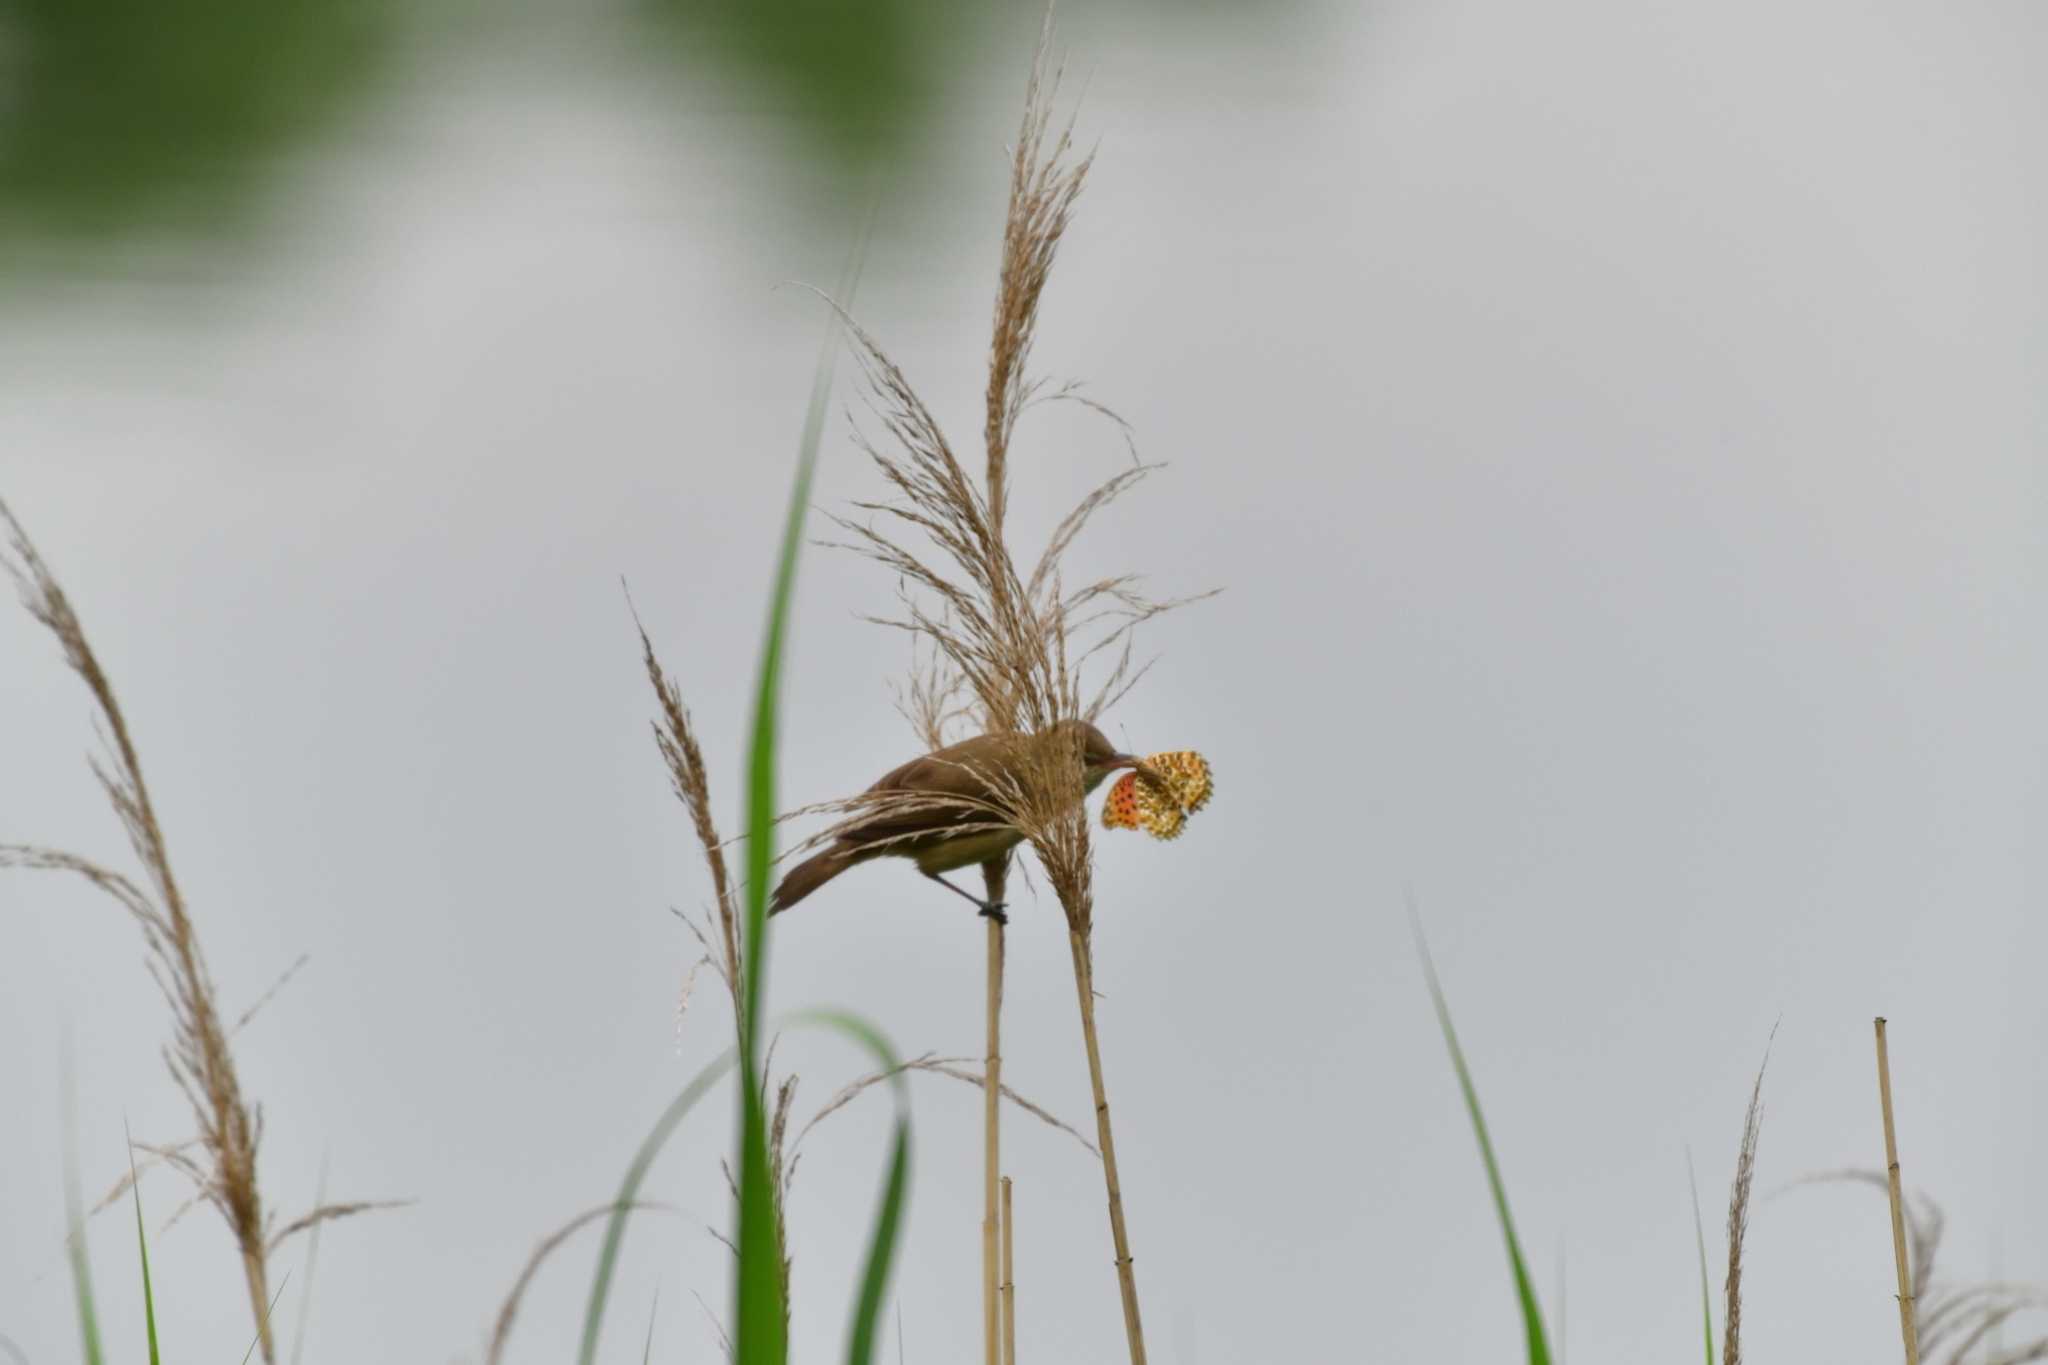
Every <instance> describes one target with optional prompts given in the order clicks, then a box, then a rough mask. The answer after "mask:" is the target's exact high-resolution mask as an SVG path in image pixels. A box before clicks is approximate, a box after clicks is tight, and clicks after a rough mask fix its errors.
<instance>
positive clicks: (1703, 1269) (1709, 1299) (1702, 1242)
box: [1685, 1148, 1714, 1365]
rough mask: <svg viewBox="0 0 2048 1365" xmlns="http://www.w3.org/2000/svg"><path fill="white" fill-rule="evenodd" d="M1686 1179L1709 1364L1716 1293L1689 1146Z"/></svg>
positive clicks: (1712, 1345)
mask: <svg viewBox="0 0 2048 1365" xmlns="http://www.w3.org/2000/svg"><path fill="white" fill-rule="evenodd" d="M1685 1180H1686V1183H1687V1184H1688V1185H1691V1186H1692V1239H1693V1242H1694V1244H1695V1245H1697V1246H1698V1248H1699V1253H1700V1319H1701V1322H1702V1323H1703V1325H1704V1326H1705V1329H1706V1337H1707V1365H1714V1295H1713V1291H1712V1290H1710V1289H1709V1288H1708V1287H1707V1233H1706V1228H1705V1227H1704V1226H1703V1225H1702V1224H1701V1222H1700V1181H1699V1177H1698V1176H1697V1175H1694V1174H1693V1169H1692V1151H1691V1149H1689V1148H1688V1149H1687V1151H1686V1153H1685Z"/></svg>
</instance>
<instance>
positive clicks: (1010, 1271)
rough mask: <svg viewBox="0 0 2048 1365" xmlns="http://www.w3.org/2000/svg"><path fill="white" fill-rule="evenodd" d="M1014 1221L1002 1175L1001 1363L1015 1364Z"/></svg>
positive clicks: (1005, 1178)
mask: <svg viewBox="0 0 2048 1365" xmlns="http://www.w3.org/2000/svg"><path fill="white" fill-rule="evenodd" d="M1015 1230H1016V1223H1015V1221H1014V1220H1013V1219H1012V1217H1011V1213H1010V1177H1008V1176H1004V1177H1003V1289H1002V1295H1003V1365H1017V1246H1016V1241H1015V1237H1014V1234H1015Z"/></svg>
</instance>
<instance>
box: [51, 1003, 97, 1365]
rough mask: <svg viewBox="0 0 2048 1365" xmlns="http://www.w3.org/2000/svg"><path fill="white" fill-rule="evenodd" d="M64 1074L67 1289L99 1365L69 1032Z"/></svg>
mask: <svg viewBox="0 0 2048 1365" xmlns="http://www.w3.org/2000/svg"><path fill="white" fill-rule="evenodd" d="M62 1071H63V1075H64V1229H65V1234H66V1235H65V1250H66V1252H67V1253H68V1255H69V1258H70V1261H71V1288H72V1292H73V1295H74V1297H75V1298H76V1300H77V1304H78V1334H79V1337H80V1340H81V1349H82V1350H83V1352H84V1354H85V1365H103V1362H104V1361H105V1360H106V1355H105V1353H104V1352H103V1351H102V1350H101V1349H100V1318H99V1312H98V1311H97V1310H96V1309H95V1308H94V1307H93V1300H92V1260H91V1258H90V1257H89V1256H87V1255H86V1252H85V1215H84V1214H83V1213H81V1212H80V1209H81V1208H82V1207H83V1205H82V1202H81V1200H80V1198H79V1194H78V1095H77V1090H76V1086H75V1083H74V1082H73V1080H72V1073H71V1047H70V1035H69V1032H68V1031H67V1033H66V1035H65V1047H64V1056H63V1062H62Z"/></svg>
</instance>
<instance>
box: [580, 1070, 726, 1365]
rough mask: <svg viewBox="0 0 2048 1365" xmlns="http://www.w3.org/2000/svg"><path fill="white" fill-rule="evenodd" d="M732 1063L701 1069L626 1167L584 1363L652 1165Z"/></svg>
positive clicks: (590, 1310)
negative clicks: (629, 1222)
mask: <svg viewBox="0 0 2048 1365" xmlns="http://www.w3.org/2000/svg"><path fill="white" fill-rule="evenodd" d="M732 1063H733V1055H732V1053H731V1052H730V1051H728V1052H726V1053H725V1054H724V1055H723V1056H720V1057H717V1058H715V1059H713V1060H712V1061H711V1062H710V1063H709V1064H708V1065H707V1066H706V1067H705V1068H704V1069H703V1070H702V1071H700V1072H698V1073H697V1074H696V1076H695V1077H694V1078H692V1079H691V1081H690V1083H689V1084H688V1085H686V1086H684V1087H683V1090H682V1093H681V1094H679V1095H677V1096H676V1097H675V1098H674V1099H673V1100H671V1101H669V1106H668V1108H666V1109H664V1110H662V1111H661V1117H660V1118H658V1119H656V1120H655V1121H654V1126H653V1127H652V1128H650V1129H649V1130H648V1131H647V1136H646V1138H645V1139H643V1140H642V1141H641V1143H640V1150H638V1151H637V1152H635V1153H634V1154H633V1160H632V1163H631V1164H630V1165H628V1166H627V1167H626V1178H625V1179H624V1180H622V1181H620V1182H619V1197H618V1198H617V1199H616V1200H614V1201H613V1202H612V1214H611V1218H610V1219H609V1220H608V1221H607V1222H606V1223H605V1228H604V1244H603V1245H602V1246H601V1247H599V1248H598V1252H597V1272H596V1274H595V1275H593V1276H592V1277H591V1281H590V1304H589V1306H588V1307H587V1308H585V1309H584V1312H583V1347H582V1349H581V1350H580V1351H579V1352H578V1353H577V1356H576V1359H577V1360H578V1362H580V1365H593V1362H594V1361H596V1359H597V1339H598V1334H599V1333H600V1332H601V1331H602V1330H603V1328H604V1309H605V1304H606V1303H607V1302H608V1301H609V1300H610V1298H611V1292H612V1271H613V1270H614V1269H615V1268H616V1267H617V1266H618V1261H619V1244H620V1243H621V1242H623V1241H624V1240H625V1238H626V1215H627V1214H629V1213H631V1212H632V1211H633V1204H634V1201H635V1199H636V1198H637V1197H638V1195H639V1193H640V1183H641V1182H642V1181H643V1180H645V1179H646V1178H647V1170H648V1168H649V1167H650V1166H652V1165H653V1164H654V1158H655V1157H656V1156H658V1155H659V1154H660V1152H661V1149H662V1148H663V1147H664V1146H666V1145H667V1143H668V1140H669V1138H671V1137H672V1136H674V1135H675V1131H676V1128H677V1127H678V1126H679V1125H680V1124H681V1123H682V1121H683V1119H684V1118H685V1117H686V1116H688V1114H689V1112H690V1111H691V1110H692V1109H694V1108H696V1107H697V1101H699V1100H701V1099H703V1098H704V1096H705V1094H706V1092H708V1091H709V1090H710V1089H711V1087H712V1086H714V1085H716V1084H718V1082H719V1081H720V1080H721V1079H722V1078H723V1077H724V1076H725V1073H726V1072H727V1071H730V1070H731V1069H732Z"/></svg>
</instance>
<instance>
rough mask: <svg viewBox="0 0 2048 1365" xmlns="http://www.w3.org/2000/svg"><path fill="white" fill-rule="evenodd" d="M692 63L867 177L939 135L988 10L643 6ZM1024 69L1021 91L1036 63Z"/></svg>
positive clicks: (874, 0) (739, 0)
mask: <svg viewBox="0 0 2048 1365" xmlns="http://www.w3.org/2000/svg"><path fill="white" fill-rule="evenodd" d="M642 3H643V4H644V5H645V6H646V7H647V12H648V13H649V14H651V15H652V16H654V17H655V18H656V19H657V21H659V22H660V23H661V24H662V25H663V26H664V28H666V30H667V31H668V34H669V37H670V38H671V39H672V40H673V41H675V42H676V43H677V44H679V47H678V51H679V53H680V54H682V55H684V56H685V57H686V58H687V59H688V60H691V61H693V62H697V63H710V64H713V65H716V66H717V67H719V68H720V69H721V71H723V72H727V73H730V74H731V75H734V76H737V77H739V78H740V79H741V80H742V81H744V82H746V83H749V84H752V85H753V86H754V87H756V89H757V90H758V91H759V93H760V94H761V95H762V96H763V97H765V98H766V99H767V100H768V101H769V102H770V103H771V105H772V106H773V107H774V108H775V109H777V110H778V111H779V112H781V113H783V114H784V115H785V116H786V117H787V118H788V119H789V120H790V121H791V122H792V124H793V125H794V127H795V130H796V131H797V132H798V133H799V135H800V136H802V137H803V138H805V139H806V141H807V142H809V143H810V144H811V146H812V148H813V149H814V150H815V151H816V152H817V153H818V154H819V155H820V156H822V157H823V158H824V159H826V160H827V162H828V163H829V164H832V165H835V166H837V167H839V168H841V169H843V170H845V171H848V172H851V173H853V174H855V175H860V174H862V173H864V172H866V171H867V170H868V169H869V168H871V167H872V166H874V165H876V164H878V163H882V162H886V161H888V160H890V159H891V158H893V157H894V156H896V155H897V154H898V153H899V152H901V151H902V150H904V148H905V147H906V145H907V144H908V143H909V142H910V140H911V139H912V138H913V137H914V136H915V134H916V132H917V131H918V130H919V129H920V128H922V127H925V126H928V125H929V122H930V119H931V115H932V112H933V109H934V108H935V107H936V105H937V102H938V96H939V94H940V93H941V88H942V85H943V82H944V81H945V79H946V77H947V75H948V74H949V73H950V72H951V71H952V70H953V69H954V67H955V66H956V65H957V64H958V63H959V62H960V61H961V60H962V59H963V58H964V57H966V56H968V55H969V54H970V53H971V52H972V51H973V49H975V48H976V47H977V46H978V43H977V39H978V38H980V37H981V36H982V35H981V29H982V19H983V18H984V17H985V16H986V15H987V11H988V8H989V7H988V6H985V5H970V4H959V3H952V2H951V0H642ZM1026 60H1028V53H1027V54H1025V55H1024V56H1022V57H1020V59H1019V62H1018V64H1017V79H1018V81H1019V83H1020V84H1019V88H1020V90H1021V88H1022V87H1021V82H1022V80H1023V72H1024V66H1023V63H1024V61H1026Z"/></svg>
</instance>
